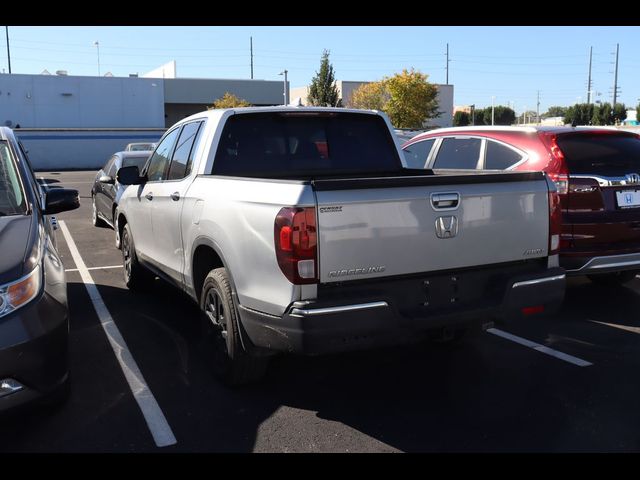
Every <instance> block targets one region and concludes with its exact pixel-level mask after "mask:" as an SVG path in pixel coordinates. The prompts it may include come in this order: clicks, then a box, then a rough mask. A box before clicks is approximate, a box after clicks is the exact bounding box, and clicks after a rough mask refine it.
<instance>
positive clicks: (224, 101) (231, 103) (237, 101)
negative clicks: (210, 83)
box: [209, 92, 251, 110]
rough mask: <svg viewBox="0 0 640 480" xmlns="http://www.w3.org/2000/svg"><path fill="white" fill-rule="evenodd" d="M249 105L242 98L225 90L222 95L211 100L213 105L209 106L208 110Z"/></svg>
mask: <svg viewBox="0 0 640 480" xmlns="http://www.w3.org/2000/svg"><path fill="white" fill-rule="evenodd" d="M250 106H251V104H250V103H249V102H247V101H246V100H244V99H243V98H238V97H236V96H235V95H234V94H232V93H229V92H226V93H225V94H224V95H223V96H222V97H220V98H218V99H217V100H215V101H214V102H213V105H212V106H211V107H209V110H211V109H214V108H235V107H250Z"/></svg>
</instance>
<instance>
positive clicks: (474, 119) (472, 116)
mask: <svg viewBox="0 0 640 480" xmlns="http://www.w3.org/2000/svg"><path fill="white" fill-rule="evenodd" d="M475 124H476V104H475V103H474V104H473V105H471V125H475Z"/></svg>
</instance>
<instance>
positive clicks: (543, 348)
mask: <svg viewBox="0 0 640 480" xmlns="http://www.w3.org/2000/svg"><path fill="white" fill-rule="evenodd" d="M487 332H489V333H492V334H493V335H497V336H498V337H502V338H505V339H507V340H511V341H512V342H516V343H519V344H520V345H524V346H525V347H529V348H533V349H534V350H537V351H538V352H540V353H545V354H547V355H551V356H552V357H556V358H559V359H560V360H564V361H565V362H569V363H572V364H574V365H577V366H579V367H588V366H589V365H593V363H591V362H587V361H586V360H582V359H581V358H578V357H574V356H573V355H568V354H566V353H562V352H559V351H557V350H554V349H553V348H549V347H546V346H544V345H540V344H539V343H536V342H532V341H531V340H527V339H526V338H522V337H518V336H516V335H512V334H511V333H507V332H503V331H502V330H498V329H497V328H489V329H487Z"/></svg>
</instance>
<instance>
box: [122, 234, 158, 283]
mask: <svg viewBox="0 0 640 480" xmlns="http://www.w3.org/2000/svg"><path fill="white" fill-rule="evenodd" d="M122 263H123V266H124V283H125V285H126V286H127V288H129V290H134V291H135V290H144V289H146V287H148V286H149V285H150V284H151V282H152V281H153V276H152V275H151V272H149V271H148V270H147V269H146V268H144V267H143V266H142V265H140V262H139V261H138V256H137V255H136V247H135V245H134V243H133V237H132V235H131V230H129V225H128V224H125V226H124V228H123V229H122Z"/></svg>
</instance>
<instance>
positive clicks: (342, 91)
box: [289, 80, 453, 127]
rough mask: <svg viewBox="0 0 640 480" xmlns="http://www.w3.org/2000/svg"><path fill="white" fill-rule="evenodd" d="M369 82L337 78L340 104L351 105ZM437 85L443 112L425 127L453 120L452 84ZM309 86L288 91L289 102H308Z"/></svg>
mask: <svg viewBox="0 0 640 480" xmlns="http://www.w3.org/2000/svg"><path fill="white" fill-rule="evenodd" d="M365 83H371V82H359V81H354V80H337V81H336V87H337V89H338V95H339V96H340V98H341V99H342V105H343V106H345V107H351V94H352V93H353V91H354V90H356V89H357V88H358V87H359V86H360V85H364V84H365ZM436 87H438V96H437V97H436V98H437V100H438V105H439V107H440V111H441V112H443V113H442V114H441V115H440V116H439V117H437V118H433V119H431V120H429V122H428V124H427V125H425V127H450V126H452V122H453V85H440V84H438V85H436ZM308 96H309V87H308V86H306V87H296V88H292V89H291V91H290V92H289V98H290V102H291V103H292V104H295V103H297V99H298V98H300V100H301V102H302V105H307V104H308Z"/></svg>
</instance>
